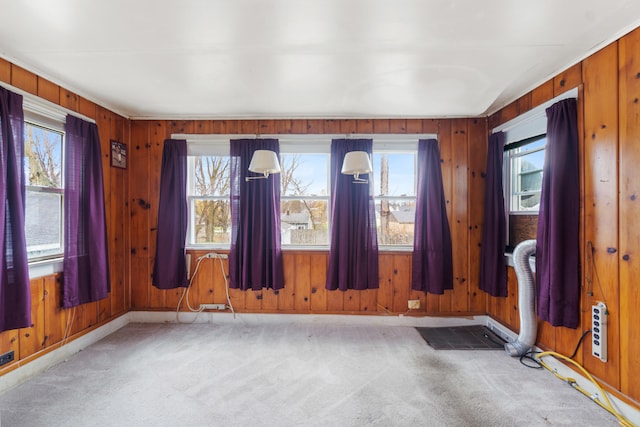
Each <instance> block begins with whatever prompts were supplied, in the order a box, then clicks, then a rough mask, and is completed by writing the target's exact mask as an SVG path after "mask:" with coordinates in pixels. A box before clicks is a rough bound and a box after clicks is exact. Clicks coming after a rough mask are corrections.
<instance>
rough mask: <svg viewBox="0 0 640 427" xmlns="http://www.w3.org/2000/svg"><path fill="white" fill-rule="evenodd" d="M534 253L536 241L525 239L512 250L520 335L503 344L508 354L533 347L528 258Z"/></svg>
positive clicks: (533, 313) (534, 332) (533, 317)
mask: <svg viewBox="0 0 640 427" xmlns="http://www.w3.org/2000/svg"><path fill="white" fill-rule="evenodd" d="M535 253H536V241H535V239H534V240H525V241H524V242H522V243H520V244H519V245H518V246H516V249H515V250H514V251H513V264H514V266H515V270H516V277H517V278H518V306H519V307H520V335H518V338H517V339H516V340H515V341H514V342H509V343H506V344H505V345H504V349H505V351H506V352H507V353H508V354H509V355H510V356H514V357H515V356H522V355H524V354H527V352H528V351H529V350H530V349H531V348H532V347H533V345H534V344H535V342H536V335H537V333H538V323H537V319H536V309H535V299H536V296H535V280H534V278H533V272H532V271H531V265H530V264H529V258H530V257H531V255H534V254H535Z"/></svg>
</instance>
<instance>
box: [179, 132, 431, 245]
mask: <svg viewBox="0 0 640 427" xmlns="http://www.w3.org/2000/svg"><path fill="white" fill-rule="evenodd" d="M171 138H173V139H184V140H186V141H187V155H188V156H195V155H220V154H214V153H226V155H229V152H230V144H231V142H230V141H231V140H232V139H254V138H275V139H278V141H279V145H280V155H281V156H282V155H283V154H327V181H328V182H327V195H326V196H304V197H300V196H284V195H282V194H281V195H280V199H281V203H282V201H283V200H301V199H303V200H323V201H324V200H326V201H327V207H328V212H329V214H328V215H329V217H328V220H327V222H328V229H329V230H331V215H330V212H331V199H332V193H331V141H332V140H333V139H345V138H346V139H362V138H368V139H372V140H373V153H374V154H376V153H379V152H388V153H408V152H411V153H414V162H416V164H415V166H414V196H388V199H389V200H414V201H415V200H416V199H417V179H418V173H417V153H418V141H419V140H421V139H434V138H437V135H436V134H410V133H407V134H346V135H345V134H269V135H258V134H172V135H171ZM187 171H188V177H187V182H188V184H187V185H188V186H189V185H190V184H189V181H190V180H192V176H191V175H192V168H191V167H188V168H187ZM202 197H212V198H216V199H223V198H224V197H227V198H228V197H229V196H192V195H191V196H190V194H189V187H188V188H187V201H188V225H187V239H186V242H185V247H186V249H191V250H207V249H221V250H228V249H230V244H214V243H202V244H195V243H192V241H191V240H190V237H191V233H192V224H191V222H192V220H191V217H192V213H191V212H192V209H191V206H192V204H191V203H192V200H193V199H195V198H202ZM378 197H381V196H377V195H375V194H374V199H375V198H378ZM328 239H329V241H328V243H327V245H288V244H287V245H284V244H283V245H282V250H284V251H289V250H291V251H294V250H305V251H314V250H316V251H328V250H329V248H330V245H331V242H330V239H331V233H330V231H329V236H328ZM378 248H379V250H381V251H412V250H413V245H381V244H378Z"/></svg>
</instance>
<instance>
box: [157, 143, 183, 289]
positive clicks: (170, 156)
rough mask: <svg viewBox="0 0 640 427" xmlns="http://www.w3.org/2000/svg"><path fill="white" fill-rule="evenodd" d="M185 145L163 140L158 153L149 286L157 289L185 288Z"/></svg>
mask: <svg viewBox="0 0 640 427" xmlns="http://www.w3.org/2000/svg"><path fill="white" fill-rule="evenodd" d="M186 238H187V141H185V140H182V139H167V140H165V141H164V147H163V149H162V169H161V171H160V200H159V202H158V229H157V234H156V258H155V262H154V264H153V280H152V283H153V285H154V286H155V287H157V288H158V289H173V288H178V287H186V286H187V285H188V282H189V281H188V279H187V262H186V260H185V241H186Z"/></svg>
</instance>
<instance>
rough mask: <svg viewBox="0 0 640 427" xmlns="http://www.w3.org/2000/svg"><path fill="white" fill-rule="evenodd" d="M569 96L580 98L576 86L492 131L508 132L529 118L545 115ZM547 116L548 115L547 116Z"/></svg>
mask: <svg viewBox="0 0 640 427" xmlns="http://www.w3.org/2000/svg"><path fill="white" fill-rule="evenodd" d="M568 98H578V88H577V87H575V88H573V89H571V90H568V91H567V92H565V93H563V94H560V95H558V96H556V97H555V98H553V99H550V100H549V101H547V102H545V103H543V104H540V105H538V106H537V107H534V108H533V109H531V110H529V111H527V112H526V113H523V114H520V115H519V116H518V117H515V118H513V119H511V120H509V121H508V122H505V123H503V124H501V125H499V126H496V127H495V128H493V129H492V130H491V133H496V132H500V131H502V132H508V131H509V130H510V129H513V128H514V127H516V126H518V125H520V124H522V123H525V122H527V121H529V120H532V119H534V118H536V117H537V116H545V114H546V113H545V110H546V109H547V108H549V107H551V106H552V105H553V104H555V103H556V102H558V101H562V100H563V99H568ZM545 117H546V116H545Z"/></svg>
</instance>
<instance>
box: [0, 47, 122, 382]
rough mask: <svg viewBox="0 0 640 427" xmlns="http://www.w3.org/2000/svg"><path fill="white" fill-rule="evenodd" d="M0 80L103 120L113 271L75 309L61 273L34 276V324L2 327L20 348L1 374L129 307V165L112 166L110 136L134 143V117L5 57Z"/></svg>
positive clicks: (1, 345)
mask: <svg viewBox="0 0 640 427" xmlns="http://www.w3.org/2000/svg"><path fill="white" fill-rule="evenodd" d="M0 81H2V82H5V83H8V84H10V85H12V86H14V87H17V88H19V89H21V90H23V91H25V92H28V93H30V94H33V95H36V96H38V97H41V98H43V99H45V100H47V101H50V102H53V103H54V104H58V105H60V106H62V107H65V108H67V109H69V110H72V111H75V112H77V113H80V114H82V115H84V116H86V117H90V118H92V119H94V120H95V121H96V123H97V124H98V131H99V134H100V142H101V145H102V153H103V164H102V166H103V174H104V190H105V209H106V212H107V232H108V242H109V243H108V244H109V260H110V263H109V264H110V274H111V292H110V293H109V296H108V298H106V299H104V300H101V301H98V302H95V303H90V304H84V305H81V306H78V307H76V308H75V309H70V310H67V309H62V308H60V305H61V285H62V273H59V274H54V275H50V276H45V277H40V278H36V279H32V280H31V297H32V309H31V312H32V324H33V325H32V326H31V327H30V328H24V329H18V330H11V331H5V332H2V333H0V353H5V352H8V351H10V350H13V351H14V354H15V361H14V362H12V363H10V364H7V365H4V366H3V367H2V368H0V375H2V374H4V373H6V372H8V371H10V370H12V369H15V367H17V366H20V365H22V364H24V363H26V362H28V361H30V360H33V359H34V358H37V357H39V356H40V355H42V354H44V353H46V352H48V351H50V350H51V349H54V348H57V347H59V346H61V345H63V343H64V342H65V341H67V340H73V339H74V338H76V337H78V336H80V335H82V334H84V333H86V332H87V331H89V330H91V329H94V328H95V327H97V326H99V325H101V324H103V323H105V322H108V321H109V320H112V319H114V318H116V317H118V316H120V315H122V314H124V313H126V312H127V311H129V308H130V302H129V270H130V268H129V255H128V254H129V248H130V242H129V227H130V222H129V220H128V215H129V207H128V200H129V196H128V191H129V178H128V174H129V170H125V169H116V168H112V167H111V166H110V160H111V159H110V149H109V146H110V140H117V141H119V142H123V143H125V144H128V143H129V136H130V128H129V127H130V122H129V120H127V119H125V118H123V117H121V116H119V115H117V114H115V113H113V112H111V111H109V110H107V109H105V108H103V107H101V106H98V105H97V104H95V103H93V102H91V101H89V100H87V99H86V98H83V97H81V96H78V95H76V94H75V93H72V92H70V91H68V90H66V89H65V88H63V87H60V86H58V85H56V84H54V83H52V82H50V81H48V80H46V79H43V78H41V77H39V76H37V75H35V74H33V73H31V72H29V71H27V70H25V69H23V68H21V67H18V66H16V65H14V64H11V63H9V62H7V61H5V60H3V59H0Z"/></svg>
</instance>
